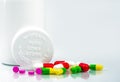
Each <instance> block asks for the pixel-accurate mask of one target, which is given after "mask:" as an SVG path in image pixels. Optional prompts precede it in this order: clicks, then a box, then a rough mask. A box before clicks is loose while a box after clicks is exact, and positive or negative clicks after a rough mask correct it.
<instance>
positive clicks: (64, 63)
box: [62, 62, 70, 69]
mask: <svg viewBox="0 0 120 82" xmlns="http://www.w3.org/2000/svg"><path fill="white" fill-rule="evenodd" d="M62 64H63V66H64V68H66V69H68V68H69V66H70V65H69V63H67V62H63V63H62Z"/></svg>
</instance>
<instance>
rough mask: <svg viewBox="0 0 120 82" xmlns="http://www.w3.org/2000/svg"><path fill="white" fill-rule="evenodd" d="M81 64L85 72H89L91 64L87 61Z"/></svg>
mask: <svg viewBox="0 0 120 82" xmlns="http://www.w3.org/2000/svg"><path fill="white" fill-rule="evenodd" d="M79 66H80V67H81V68H82V71H83V72H87V71H88V70H89V65H88V64H86V63H80V64H79Z"/></svg>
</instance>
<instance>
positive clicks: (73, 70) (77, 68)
mask: <svg viewBox="0 0 120 82" xmlns="http://www.w3.org/2000/svg"><path fill="white" fill-rule="evenodd" d="M70 71H71V73H73V74H75V73H80V72H81V71H82V68H81V67H80V66H71V67H70Z"/></svg>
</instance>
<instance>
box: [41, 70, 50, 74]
mask: <svg viewBox="0 0 120 82" xmlns="http://www.w3.org/2000/svg"><path fill="white" fill-rule="evenodd" d="M42 74H43V75H49V74H50V69H49V68H42Z"/></svg>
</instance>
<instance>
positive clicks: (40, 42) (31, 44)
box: [11, 26, 53, 67]
mask: <svg viewBox="0 0 120 82" xmlns="http://www.w3.org/2000/svg"><path fill="white" fill-rule="evenodd" d="M11 49H12V55H13V58H14V59H15V61H16V63H17V64H18V65H21V66H29V67H30V66H34V64H35V63H44V62H50V61H51V59H52V56H53V45H52V42H51V40H50V38H49V36H48V34H47V33H46V32H45V31H43V30H42V29H40V28H37V27H31V26H28V28H27V27H25V28H24V27H23V29H21V30H20V31H19V32H17V34H16V35H15V37H14V39H13V41H12V48H11Z"/></svg>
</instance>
